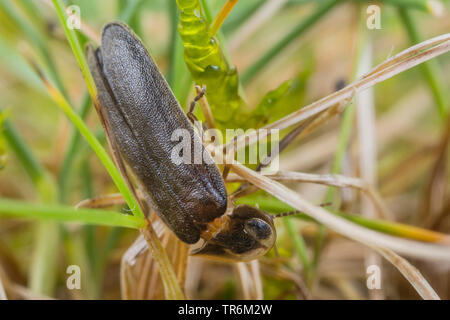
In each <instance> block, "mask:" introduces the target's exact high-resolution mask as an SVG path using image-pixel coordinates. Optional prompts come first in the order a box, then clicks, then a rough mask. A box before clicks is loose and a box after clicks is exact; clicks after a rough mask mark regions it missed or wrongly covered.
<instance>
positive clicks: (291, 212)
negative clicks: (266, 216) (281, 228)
mask: <svg viewBox="0 0 450 320" xmlns="http://www.w3.org/2000/svg"><path fill="white" fill-rule="evenodd" d="M299 213H300V211H298V210H295V211H289V212H282V213H277V214H273V215H271V217H272V218H283V217H287V216H293V215H296V214H299Z"/></svg>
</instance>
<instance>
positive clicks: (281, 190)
mask: <svg viewBox="0 0 450 320" xmlns="http://www.w3.org/2000/svg"><path fill="white" fill-rule="evenodd" d="M229 165H230V166H231V168H232V169H233V171H234V172H235V173H237V174H238V175H240V176H241V177H243V178H245V179H247V180H248V181H249V182H251V183H252V184H254V185H255V186H257V187H259V188H260V189H263V190H264V191H266V192H268V193H270V194H272V195H273V196H275V197H277V198H278V199H280V200H281V201H284V202H285V203H286V204H288V205H290V206H291V207H293V208H295V209H296V210H299V211H301V212H304V213H306V214H308V215H309V216H310V217H312V218H313V219H315V220H317V221H319V222H320V223H322V224H324V225H325V226H327V227H328V228H330V229H333V230H334V231H336V232H338V233H341V234H342V235H344V236H346V237H348V238H350V239H353V240H356V241H359V242H361V243H363V244H366V245H369V246H370V245H372V246H373V245H375V246H380V247H383V248H389V249H391V250H394V251H396V252H399V253H402V254H405V255H408V256H411V257H416V258H422V259H430V260H442V261H450V250H449V246H445V245H437V244H428V243H421V242H418V241H411V240H405V239H401V238H397V237H392V236H388V235H385V234H382V233H379V232H376V231H372V230H369V229H366V228H363V227H360V226H358V225H356V224H354V223H352V222H349V221H347V220H345V219H344V218H341V217H339V216H336V215H334V214H332V213H330V212H328V211H327V210H325V209H323V208H321V207H319V206H316V205H313V204H311V203H309V202H308V201H306V200H305V199H303V198H302V197H301V196H300V195H299V194H297V193H296V192H294V191H292V190H290V189H289V188H287V187H285V186H284V185H282V184H280V183H278V182H276V181H273V180H271V179H270V178H268V177H265V176H262V175H260V174H258V173H257V172H254V171H253V170H250V169H248V168H247V167H245V166H243V165H241V164H239V163H237V162H233V163H230V164H229Z"/></svg>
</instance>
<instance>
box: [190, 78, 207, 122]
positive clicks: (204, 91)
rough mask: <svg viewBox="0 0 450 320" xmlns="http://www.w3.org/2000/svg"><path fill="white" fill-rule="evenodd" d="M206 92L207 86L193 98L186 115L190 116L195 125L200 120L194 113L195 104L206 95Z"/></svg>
mask: <svg viewBox="0 0 450 320" xmlns="http://www.w3.org/2000/svg"><path fill="white" fill-rule="evenodd" d="M205 93H206V87H203V88H202V89H201V91H200V92H198V94H197V96H195V98H194V100H192V102H191V104H190V106H189V111H188V113H187V114H186V115H187V117H188V118H189V120H191V122H192V124H193V125H195V123H196V122H198V121H199V120H198V119H197V117H196V116H195V115H194V110H195V106H196V105H197V102H198V101H200V99H201V98H203V97H204V95H205Z"/></svg>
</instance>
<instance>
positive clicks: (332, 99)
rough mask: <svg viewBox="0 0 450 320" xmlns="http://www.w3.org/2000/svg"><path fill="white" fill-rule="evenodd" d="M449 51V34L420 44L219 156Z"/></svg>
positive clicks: (237, 142) (242, 138)
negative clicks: (271, 130)
mask: <svg viewBox="0 0 450 320" xmlns="http://www.w3.org/2000/svg"><path fill="white" fill-rule="evenodd" d="M448 51H450V33H447V34H444V35H441V36H438V37H435V38H432V39H430V40H427V41H424V42H421V43H420V44H418V45H415V46H413V47H411V48H408V49H406V50H404V51H402V52H401V53H399V54H397V55H396V56H394V57H392V58H391V59H388V60H387V61H385V62H383V63H382V64H380V65H379V66H377V67H375V68H374V69H372V71H371V72H370V73H368V74H367V75H365V76H364V77H363V78H361V79H359V80H356V81H355V82H353V83H351V84H350V85H348V86H346V87H345V88H343V89H342V90H339V91H337V92H334V93H332V94H330V95H328V96H326V97H325V98H322V99H320V100H318V101H316V102H314V103H312V104H310V105H308V106H306V107H302V108H301V109H300V110H298V111H295V112H293V113H291V114H290V115H288V116H286V117H284V118H282V119H280V120H278V121H275V122H273V123H271V124H269V125H267V126H265V127H264V128H263V130H261V129H259V130H255V131H252V132H251V133H249V134H243V135H241V136H238V137H236V139H233V141H230V142H228V143H227V144H225V145H221V146H219V147H217V148H216V149H217V150H216V152H217V153H220V152H224V150H226V152H227V153H228V154H230V153H234V152H235V151H236V150H235V149H234V146H235V145H237V146H239V147H244V146H246V145H249V144H252V143H255V142H257V141H258V140H259V139H262V138H264V137H266V136H267V135H268V134H270V129H279V130H281V129H285V128H288V127H290V126H292V125H294V124H296V123H299V122H300V121H303V120H305V119H307V118H309V117H311V116H313V115H315V114H318V113H320V112H323V111H325V110H327V109H329V108H331V107H333V106H335V105H338V104H339V103H341V102H343V101H345V100H348V99H351V97H352V96H353V95H354V94H355V93H359V92H362V91H363V90H366V89H368V88H370V87H372V86H374V85H375V84H377V83H380V82H382V81H384V80H386V79H389V78H391V77H393V76H395V75H397V74H399V73H401V72H403V71H406V70H408V69H411V68H413V67H415V66H417V65H419V64H421V63H423V62H425V61H428V60H430V59H433V58H435V57H437V56H439V55H441V54H444V53H446V52H448Z"/></svg>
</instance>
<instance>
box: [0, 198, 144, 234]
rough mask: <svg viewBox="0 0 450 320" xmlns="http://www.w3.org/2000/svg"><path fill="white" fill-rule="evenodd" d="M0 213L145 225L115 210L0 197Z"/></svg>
mask: <svg viewBox="0 0 450 320" xmlns="http://www.w3.org/2000/svg"><path fill="white" fill-rule="evenodd" d="M0 215H3V216H8V217H16V218H26V219H39V220H52V221H60V222H78V223H85V224H95V225H103V226H115V227H125V228H132V229H138V228H142V227H144V226H145V222H144V219H140V218H136V217H134V216H132V215H125V214H121V213H118V212H115V211H106V210H98V209H75V208H73V207H69V206H63V205H56V204H37V203H26V202H22V201H16V200H10V199H0Z"/></svg>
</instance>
